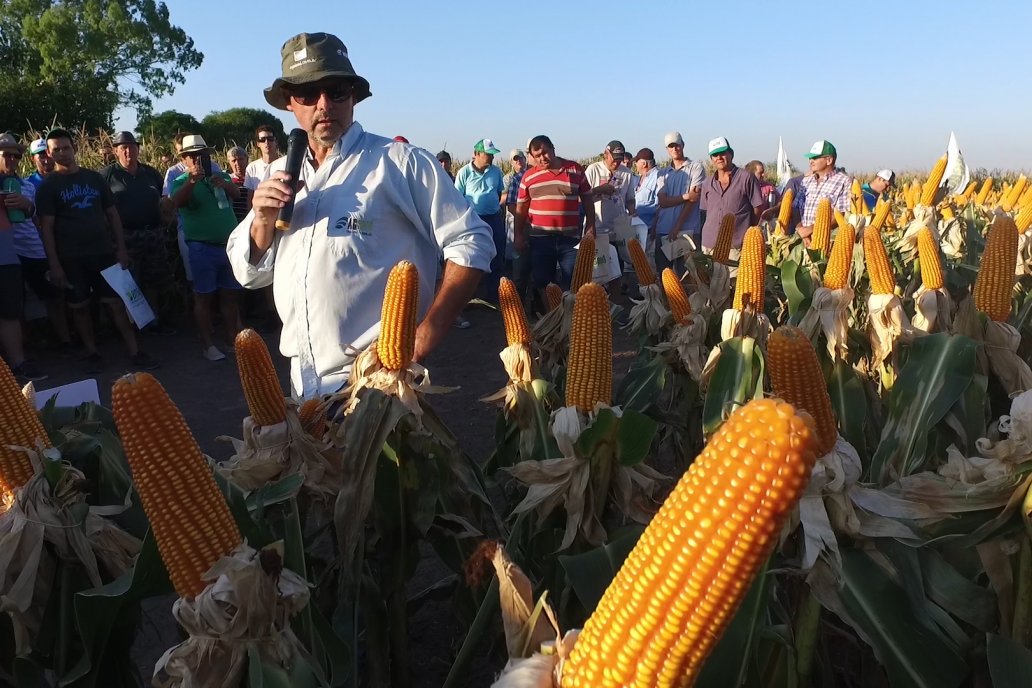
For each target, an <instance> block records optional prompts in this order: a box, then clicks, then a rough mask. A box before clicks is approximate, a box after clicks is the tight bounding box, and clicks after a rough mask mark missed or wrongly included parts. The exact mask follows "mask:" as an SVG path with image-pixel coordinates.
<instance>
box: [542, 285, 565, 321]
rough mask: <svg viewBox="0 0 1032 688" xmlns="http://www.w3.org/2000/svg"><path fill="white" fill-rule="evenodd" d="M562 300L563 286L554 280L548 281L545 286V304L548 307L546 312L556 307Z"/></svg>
mask: <svg viewBox="0 0 1032 688" xmlns="http://www.w3.org/2000/svg"><path fill="white" fill-rule="evenodd" d="M562 302H563V288H562V287H560V286H559V285H558V284H556V283H555V282H550V283H549V285H548V286H547V287H545V306H546V307H547V308H548V312H549V313H551V312H552V311H554V310H555V309H556V308H558V307H559V306H560V305H561V304H562Z"/></svg>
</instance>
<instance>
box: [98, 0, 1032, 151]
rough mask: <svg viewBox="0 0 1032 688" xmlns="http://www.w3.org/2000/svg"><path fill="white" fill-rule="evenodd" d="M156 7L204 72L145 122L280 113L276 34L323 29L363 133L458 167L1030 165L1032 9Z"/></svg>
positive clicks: (304, 3) (456, 4)
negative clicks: (677, 156) (609, 154)
mask: <svg viewBox="0 0 1032 688" xmlns="http://www.w3.org/2000/svg"><path fill="white" fill-rule="evenodd" d="M166 4H167V5H168V7H169V11H170V13H171V18H172V21H173V22H174V23H175V24H177V25H178V26H180V27H182V28H183V29H184V30H185V31H186V32H187V33H188V34H189V35H190V36H191V37H192V38H193V39H194V41H195V43H196V46H197V48H198V49H199V50H200V51H201V52H203V53H204V55H205V59H204V63H203V65H202V66H201V67H200V68H199V69H197V70H194V71H192V72H188V73H187V74H186V83H185V84H184V85H182V86H180V87H179V88H178V89H177V90H176V92H175V93H174V94H173V95H172V96H170V97H166V98H162V99H160V100H157V101H156V102H155V110H156V111H161V110H167V109H174V110H179V111H182V112H188V113H190V114H192V115H194V116H195V117H197V118H198V119H200V118H202V117H204V115H206V114H207V113H209V112H211V111H213V110H224V109H227V108H230V107H237V106H246V107H260V108H266V109H270V110H271V108H269V106H268V105H267V104H266V103H265V99H264V98H263V96H262V89H263V88H265V87H266V86H268V85H269V84H270V83H271V82H272V80H273V79H274V78H275V77H276V76H278V74H279V71H280V56H279V49H280V46H281V45H282V43H283V41H284V40H286V39H287V38H289V37H290V36H292V35H294V34H296V33H299V32H302V31H309V32H314V31H328V32H331V33H335V34H336V35H338V36H339V37H340V38H341V39H342V40H343V41H344V43H345V44H346V45H347V47H348V51H349V53H350V56H351V59H352V62H353V63H354V65H355V68H356V70H357V71H358V73H359V74H361V75H363V76H365V77H366V78H367V79H368V80H369V81H370V84H371V87H372V91H373V97H372V98H369V99H368V100H366V101H364V102H363V103H361V104H360V105H359V106H357V108H356V119H357V120H358V121H360V122H361V123H362V126H363V127H365V129H366V130H367V131H373V132H376V133H379V134H384V135H387V136H394V135H395V134H403V135H405V136H406V137H408V139H409V140H410V141H411V142H412V143H414V144H416V145H419V146H423V147H425V148H427V149H429V150H431V151H433V152H436V151H437V150H439V149H441V148H442V147H444V146H445V145H446V144H447V148H448V150H449V151H451V152H452V154H453V155H455V156H456V157H458V158H465V157H468V155H469V152H470V151H471V150H472V147H473V143H474V142H476V141H477V139H479V138H481V137H485V136H486V137H490V138H493V139H494V140H495V142H496V143H497V145H499V146H500V147H501V148H502V149H504V150H506V151H508V149H510V148H514V147H520V148H522V147H523V146H524V145H525V143H526V141H527V139H528V138H530V137H531V136H533V135H535V134H539V133H545V134H548V135H549V136H550V137H551V138H552V140H553V142H555V144H556V148H557V150H558V152H559V154H560V155H563V156H566V157H571V158H583V157H587V156H590V155H593V154H596V153H598V152H599V151H601V150H602V148H603V147H604V146H605V144H606V142H607V141H609V140H610V139H613V138H617V139H620V140H622V141H623V142H624V143H625V144H626V145H627V147H628V148H629V149H631V150H637V149H638V148H641V147H643V146H648V147H650V148H652V149H653V150H654V151H656V153H657V155H658V156H659V157H660V159H663V158H664V157H665V156H664V155H663V152H662V150H661V149H662V148H663V134H664V133H665V132H667V131H670V130H672V129H676V130H679V131H680V132H681V133H682V134H683V135H684V138H685V141H686V144H687V145H686V153H687V154H688V155H689V156H691V157H694V158H699V157H705V150H706V148H705V147H706V142H707V141H708V140H709V139H711V138H713V137H715V136H727V137H728V138H729V139H730V141H731V144H732V145H733V146H734V148H735V151H736V156H735V157H736V160H737V161H738V162H739V163H740V164H744V163H745V162H747V161H748V160H750V159H752V158H760V159H762V160H765V161H771V160H773V159H774V157H775V154H776V153H777V143H778V137H779V136H781V137H783V138H784V141H785V146H786V148H787V150H788V154H789V158H790V159H791V160H792V163H793V164H794V165H795V166H796V167H802V166H803V165H804V163H805V158H804V155H805V153H806V151H807V150H808V149H809V147H810V145H811V144H812V143H813V142H814V141H815V140H817V139H820V138H827V139H828V140H830V141H832V142H833V143H834V144H835V145H836V146H837V148H838V151H839V162H840V164H841V165H844V166H845V167H846V168H847V169H849V170H867V171H872V170H877V169H879V168H881V167H893V168H895V169H901V170H902V169H917V168H924V167H929V166H930V165H931V164H932V163H933V162H934V160H935V159H936V158H937V157H938V156H939V155H940V154H941V153H942V152H943V151H945V148H946V142H947V140H948V137H949V133H950V131H951V130H953V131H955V132H956V134H957V137H958V140H959V142H960V145H961V150H962V151H963V153H964V156H965V159H966V160H967V162H968V164H969V165H970V166H971V167H972V168H977V167H988V168H990V169H991V168H995V167H1001V168H1006V169H1017V168H1022V169H1029V168H1032V129H1030V127H1029V123H1030V118H1029V114H1030V113H1032V89H1030V88H1029V85H1030V80H1029V72H1028V69H1029V65H1032V47H1030V46H1032V41H1030V40H1029V37H1028V27H1029V26H1032V3H1029V2H984V3H959V2H956V3H954V2H928V1H924V0H920V1H915V2H911V1H907V0H902V1H897V2H890V3H872V4H869V5H864V4H859V5H858V4H856V3H837V2H831V1H828V0H825V2H819V3H818V2H808V1H797V2H790V3H784V2H765V3H761V2H726V3H707V4H706V5H702V4H701V3H694V2H692V3H688V2H684V3H677V4H675V3H673V2H656V1H655V0H639V1H638V2H633V3H632V2H626V1H624V2H603V1H600V2H594V3H579V2H570V1H569V0H568V1H567V2H565V3H559V2H548V3H543V2H535V1H533V0H530V1H528V2H523V3H504V2H492V3H486V2H479V3H476V2H466V1H464V0H453V1H451V2H447V3H437V2H428V3H424V2H418V3H417V2H385V1H382V0H381V1H380V2H353V1H350V2H325V1H323V2H310V1H308V0H296V1H294V2H265V1H264V0H255V1H253V2H250V3H247V4H244V3H237V2H225V3H223V2H207V3H205V4H204V10H203V11H197V8H198V4H197V2H196V0H170V1H167V2H166ZM245 8H246V9H245ZM282 115H283V120H284V122H285V124H286V126H287V128H288V129H289V128H290V127H291V126H292V125H293V120H292V116H291V115H290V113H288V112H284V113H282ZM135 120H136V117H135V113H132V112H128V113H120V115H119V121H118V124H119V125H120V126H122V127H132V126H133V125H134V124H135Z"/></svg>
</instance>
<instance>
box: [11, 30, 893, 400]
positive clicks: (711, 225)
mask: <svg viewBox="0 0 1032 688" xmlns="http://www.w3.org/2000/svg"><path fill="white" fill-rule="evenodd" d="M281 58H282V66H283V71H282V75H281V76H280V77H278V78H276V79H275V80H274V81H273V83H272V85H271V86H270V87H269V88H267V89H265V98H266V100H267V102H268V103H269V104H270V105H271V106H273V107H275V108H277V109H280V110H285V111H290V112H291V113H292V114H293V116H294V117H295V118H296V119H297V122H298V125H299V126H300V127H301V128H302V129H304V130H305V131H306V132H307V133H308V150H307V154H306V156H305V158H304V161H303V163H302V166H301V169H300V172H299V173H295V174H296V178H295V177H294V176H292V175H291V173H290V172H288V171H287V170H286V169H285V160H284V158H283V156H281V154H280V150H279V143H278V141H277V138H276V133H275V131H274V130H273V128H272V127H269V126H262V127H259V128H258V129H257V131H256V132H255V139H254V143H255V145H256V147H257V149H258V151H259V152H260V157H259V158H257V159H255V160H253V161H249V160H248V152H247V150H246V149H244V148H243V147H239V146H236V147H233V148H231V149H229V150H228V151H227V153H226V158H227V160H228V165H229V170H228V171H224V170H222V169H221V168H220V166H219V165H218V164H217V163H215V162H214V161H213V160H212V156H213V154H214V150H213V149H212V148H211V146H209V145H208V144H207V142H205V140H204V138H203V137H202V136H200V135H198V134H192V133H184V134H181V135H178V136H177V137H176V139H175V141H174V146H175V150H176V153H177V155H178V157H179V162H178V163H177V164H175V165H172V166H171V167H169V169H168V170H167V171H165V173H164V174H162V173H161V172H159V171H158V170H156V169H155V168H153V167H151V166H149V165H147V164H145V163H143V162H141V161H140V145H139V143H138V141H137V140H136V138H135V137H134V135H133V134H132V133H131V132H127V131H126V132H120V133H118V134H117V135H116V136H115V137H114V139H113V140H112V144H113V148H114V155H115V162H114V163H112V164H110V165H108V166H106V167H104V168H103V169H101V170H98V171H93V170H88V169H85V168H82V167H80V166H79V165H78V164H77V161H76V153H77V151H76V143H75V140H74V138H73V137H72V135H71V134H70V133H69V132H68V131H65V130H63V129H54V130H52V131H50V132H49V133H47V134H46V136H45V137H44V138H42V139H38V140H35V141H32V142H31V143H30V144H29V146H27V147H26V146H24V145H23V144H22V143H20V142H19V141H18V140H17V139H16V137H14V136H13V135H11V134H3V135H0V154H2V163H0V177H2V178H3V189H4V191H3V208H4V210H6V212H0V352H2V354H3V357H4V359H5V360H6V361H7V363H8V365H9V366H10V367H11V369H12V370H13V371H14V373H15V375H16V376H18V377H19V378H20V379H23V380H41V379H44V378H45V377H46V373H45V371H42V370H40V369H38V368H37V367H36V366H35V365H33V363H32V362H31V361H29V360H27V359H26V356H25V350H24V345H23V332H22V319H23V305H24V293H25V288H28V289H31V290H32V292H33V293H34V294H36V296H38V297H39V299H40V300H41V301H42V302H43V303H44V304H45V305H46V309H47V315H48V318H49V321H50V323H51V324H52V328H53V331H54V334H55V336H56V337H57V339H58V347H59V348H62V349H67V350H69V351H70V350H72V349H73V348H74V347H73V344H72V335H73V332H72V329H71V328H69V325H68V323H69V315H70V321H71V323H72V324H73V325H74V333H75V334H76V335H77V336H78V340H79V343H80V344H81V352H80V354H81V357H82V359H83V361H84V368H83V372H84V373H87V374H89V373H96V372H98V371H100V370H101V369H102V367H103V365H104V360H103V358H102V357H101V355H100V353H99V352H98V349H97V345H96V338H95V335H94V331H93V322H92V319H93V315H94V310H93V309H92V308H91V304H92V302H93V301H94V300H97V301H99V302H100V303H102V304H104V305H105V306H106V308H107V313H108V314H109V316H110V319H111V323H112V324H113V325H114V327H115V329H116V330H117V331H118V334H119V335H120V337H121V339H122V341H123V343H124V346H125V350H126V353H127V355H128V357H129V360H130V362H131V365H132V366H133V367H134V368H136V369H144V370H149V369H153V368H156V367H158V366H159V362H158V361H156V360H155V359H154V358H152V357H151V356H150V355H149V354H148V353H147V352H146V351H144V350H142V349H141V348H140V346H139V343H138V341H137V336H136V329H135V326H134V324H133V323H132V322H131V321H130V319H129V318H128V317H127V314H126V310H125V308H124V307H123V305H122V303H121V299H120V298H119V296H118V295H117V293H116V292H115V291H114V290H113V289H112V287H111V286H110V285H109V283H108V282H107V280H106V279H105V278H104V276H103V275H102V274H101V273H102V271H104V270H106V269H108V268H110V267H112V266H114V265H116V264H117V265H120V266H121V267H122V268H123V269H128V270H130V271H131V272H132V275H133V277H134V279H135V281H136V283H137V284H138V285H139V287H140V289H141V290H142V292H143V293H144V294H145V295H146V296H147V297H148V301H150V302H151V303H152V304H153V305H155V306H156V305H157V304H159V303H160V295H161V294H162V293H164V292H166V291H167V290H168V288H169V285H170V283H171V281H172V279H173V273H172V266H173V265H174V261H170V259H169V258H170V257H169V255H168V254H167V249H166V246H168V245H169V242H168V241H167V239H168V236H169V234H168V232H169V227H171V226H177V236H178V242H179V250H180V253H181V256H182V265H183V269H184V272H185V275H186V279H187V281H188V283H189V285H190V291H191V293H192V297H193V298H192V301H193V306H192V311H193V317H194V324H195V327H196V334H197V337H198V340H199V347H198V349H199V352H200V356H202V357H203V358H204V359H207V360H208V361H220V360H223V359H225V357H226V353H225V351H224V349H225V346H226V345H231V343H232V341H233V338H234V336H235V334H236V333H237V332H238V331H239V330H240V329H241V327H242V323H241V315H240V295H241V290H242V289H244V288H247V289H261V290H264V293H265V295H264V297H263V298H265V299H267V304H268V307H269V308H270V309H274V310H275V312H276V313H277V315H278V318H279V320H280V321H281V322H282V331H281V335H280V351H281V353H282V354H283V355H284V356H286V357H288V358H289V359H290V361H291V375H290V377H291V385H292V388H293V392H294V394H295V395H297V396H298V397H311V396H314V395H326V394H330V393H333V392H335V391H337V390H338V389H339V388H340V387H341V386H342V385H343V384H344V383H345V382H346V380H347V378H348V375H349V371H350V365H351V363H352V361H353V360H354V356H355V352H356V351H358V350H361V349H362V348H364V347H365V346H367V345H368V344H369V343H370V342H371V341H373V340H374V339H375V338H376V336H377V333H378V328H379V321H380V302H381V297H382V293H383V287H384V285H385V283H386V277H387V273H388V271H389V270H390V269H391V267H393V265H394V264H395V263H397V262H398V261H400V260H409V261H411V262H413V263H415V264H416V266H417V268H418V269H419V274H420V280H421V283H420V308H419V310H420V313H419V317H420V325H419V327H418V330H417V347H416V360H417V361H419V360H421V359H422V358H423V357H425V356H426V355H427V354H428V353H429V352H430V351H431V350H432V349H433V348H434V347H435V346H436V345H437V344H438V343H439V342H440V340H441V339H442V337H443V336H444V333H445V332H446V331H447V328H450V327H458V328H465V327H469V322H468V321H467V320H466V319H465V318H463V316H462V310H463V308H464V307H465V306H466V305H467V304H468V303H469V302H470V300H471V299H473V298H474V297H475V296H479V297H480V298H481V299H483V300H485V301H487V302H489V303H494V302H496V301H497V289H498V284H499V280H500V279H501V277H502V276H503V275H509V276H511V277H512V278H513V280H514V281H515V282H516V284H517V287H518V288H519V289H520V291H521V294H523V295H524V296H525V298H526V299H527V301H528V304H531V303H534V302H535V299H538V300H537V301H536V302H537V303H543V299H541V293H542V292H543V290H544V288H545V287H546V286H547V285H548V284H549V283H552V282H555V283H557V284H559V285H560V286H561V287H563V288H564V289H568V288H569V286H570V281H571V277H572V272H573V266H574V260H575V256H576V250H577V245H578V244H579V242H580V240H581V239H582V238H583V237H585V236H592V237H596V238H598V237H600V236H602V235H605V236H606V237H607V239H608V240H609V241H610V243H611V244H614V245H616V246H617V247H618V248H619V249H620V254H619V255H620V257H621V262H626V263H627V264H628V265H629V261H627V260H626V253H625V247H626V241H627V239H628V237H631V236H637V237H639V239H640V240H641V242H642V243H643V245H645V246H646V247H647V255H649V256H650V259H652V260H654V261H655V265H656V267H657V268H664V267H668V266H671V265H673V266H675V267H676V265H677V262H676V259H673V260H672V259H671V258H669V257H668V254H667V252H665V251H664V250H663V247H664V245H669V244H670V243H671V242H673V241H675V240H677V239H678V238H679V237H680V236H682V235H683V236H686V237H688V238H690V239H691V242H692V243H693V244H694V245H695V246H698V247H701V248H702V250H704V251H708V250H711V249H712V246H713V244H714V242H715V240H716V237H717V232H718V227H719V225H720V223H721V220H722V218H724V216H725V215H727V214H730V215H732V216H733V217H734V236H733V246H734V247H736V248H737V247H739V246H740V244H741V241H742V237H743V236H744V234H745V231H746V229H747V228H748V227H750V226H752V225H754V224H757V223H758V222H759V221H760V220H761V219H763V218H765V217H767V216H769V214H770V213H773V212H776V210H777V207H778V203H779V198H780V193H779V190H778V189H777V188H775V186H774V184H773V183H771V182H770V181H768V180H767V178H766V174H765V173H766V170H765V167H764V165H763V163H762V162H760V161H758V160H754V161H752V162H750V163H748V164H747V165H746V166H745V168H739V167H738V166H737V165H736V164H735V162H734V157H735V152H734V149H733V148H732V146H731V143H730V142H729V141H728V139H727V138H725V137H722V136H721V137H716V138H714V139H712V140H710V141H709V143H708V146H707V154H708V157H709V160H708V162H709V169H710V171H707V165H705V164H704V163H703V162H702V161H698V160H691V159H690V158H688V157H687V156H686V155H685V140H684V138H683V137H682V135H681V134H680V133H679V132H676V131H672V132H670V133H669V134H667V135H666V136H665V137H664V138H663V146H664V148H665V150H666V153H667V156H668V157H669V161H668V164H664V165H660V164H659V162H660V161H658V160H657V156H656V154H655V153H654V152H653V150H652V149H651V148H648V147H645V148H641V149H640V150H638V151H637V153H636V154H634V155H632V154H631V153H630V152H629V150H628V149H627V148H626V147H625V146H624V144H623V143H622V142H621V141H620V140H615V139H614V140H612V141H609V142H608V143H607V144H606V145H605V146H604V147H603V149H602V151H601V158H600V159H599V160H597V161H596V162H593V163H591V164H589V165H587V166H584V165H581V164H580V163H578V162H575V161H572V160H568V159H565V158H562V157H560V156H559V155H558V154H557V153H556V148H555V145H554V144H553V142H552V141H551V139H550V138H549V137H548V136H545V135H537V136H534V137H533V138H531V139H530V140H529V141H528V142H527V145H526V148H524V149H521V148H514V149H512V150H511V151H510V152H509V154H508V160H507V162H508V163H509V164H508V165H507V167H508V168H509V170H510V171H509V172H508V173H507V174H503V173H502V170H501V169H500V168H499V167H498V166H497V165H495V156H496V155H499V154H500V153H501V150H500V149H499V148H498V146H497V145H496V144H495V142H494V141H493V140H492V139H490V138H483V139H480V140H478V141H476V142H475V143H474V144H473V147H472V156H471V159H470V161H469V162H468V163H466V164H465V165H463V166H462V167H461V168H459V169H458V170H454V169H453V167H454V163H453V159H452V156H451V155H450V154H449V153H448V152H447V151H441V152H439V153H438V154H437V155H436V159H435V157H434V156H432V155H430V154H429V153H428V152H427V151H425V150H423V149H422V148H419V147H417V146H414V145H412V144H410V143H408V141H407V140H406V139H405V138H404V137H402V136H397V137H394V138H393V139H392V138H387V137H383V136H377V135H374V134H371V133H368V132H366V131H365V130H364V129H363V128H362V126H361V125H360V124H359V123H358V122H357V121H355V120H354V109H355V106H356V104H358V103H359V102H361V101H362V100H364V99H365V98H368V97H370V96H371V95H372V91H371V89H370V85H369V83H368V81H367V80H366V79H365V78H363V77H361V76H359V75H358V73H357V72H356V71H355V69H354V67H353V65H352V62H351V59H350V57H349V55H348V51H347V48H346V47H345V45H344V44H343V42H341V41H340V39H339V38H337V37H336V36H333V35H331V34H325V33H313V34H307V33H303V34H299V35H297V36H294V37H292V38H290V39H288V40H287V41H286V43H284V45H283V47H282V50H281ZM25 154H27V155H30V156H31V158H32V161H33V163H34V165H35V168H36V171H35V172H34V173H33V174H32V175H29V176H28V177H26V178H24V179H22V178H19V177H18V167H19V164H20V162H21V158H22V156H23V155H25ZM807 157H808V158H809V171H808V173H807V174H805V175H800V176H798V177H794V178H792V179H790V180H788V181H787V184H785V185H783V186H782V189H784V188H791V189H793V191H794V198H795V201H794V204H793V221H792V223H791V224H792V227H793V228H794V231H796V232H798V233H799V235H800V236H802V237H804V239H805V238H807V237H809V235H810V233H811V232H812V226H813V220H814V214H815V212H816V208H817V204H818V202H819V200H820V199H821V198H829V199H830V200H831V203H832V206H833V207H834V208H836V209H838V210H841V211H843V212H845V211H846V210H848V203H849V192H850V185H851V182H852V180H851V179H850V177H849V176H848V175H847V174H845V173H844V172H843V171H841V170H840V169H839V168H838V167H837V158H838V153H837V151H836V149H835V146H834V145H832V144H831V143H830V142H828V141H825V140H821V141H818V142H817V143H815V144H814V146H813V147H812V148H811V150H810V151H809V153H808V155H807ZM894 181H895V176H894V175H893V173H892V172H891V171H890V170H883V171H881V172H879V173H878V175H876V176H875V177H874V179H872V180H871V181H870V182H869V183H868V184H865V185H864V196H865V200H866V201H867V202H868V203H869V204H870V205H872V206H873V204H874V203H875V202H876V201H877V198H878V197H879V196H881V195H882V194H884V193H885V192H886V190H887V188H888V187H889V186H891V185H892V184H893V183H894ZM291 203H292V204H293V208H294V209H293V217H292V219H291V222H290V226H289V229H286V230H282V229H277V228H276V220H277V217H278V214H279V211H280V210H281V209H282V208H283V207H284V206H286V205H288V204H291ZM622 286H623V285H622V284H621V281H620V280H616V281H614V282H612V283H610V285H609V288H611V289H620V288H622ZM216 309H217V311H218V314H219V316H220V318H221V325H222V329H223V335H224V338H225V341H223V342H219V341H217V337H216V333H215V330H214V327H213V325H214V323H215V318H214V315H215V313H216ZM155 310H156V313H157V316H158V317H157V319H156V320H155V321H153V322H152V323H150V324H149V325H148V326H147V328H146V329H147V330H149V331H151V332H153V333H155V334H158V335H161V334H170V333H172V332H174V330H173V328H172V327H170V325H169V324H168V323H167V322H166V321H165V318H163V317H162V316H163V315H164V313H162V312H161V309H160V308H156V309H155Z"/></svg>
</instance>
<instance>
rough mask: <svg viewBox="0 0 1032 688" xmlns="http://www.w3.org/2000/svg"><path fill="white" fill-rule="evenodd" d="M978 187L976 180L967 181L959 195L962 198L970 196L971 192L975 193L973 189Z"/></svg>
mask: <svg viewBox="0 0 1032 688" xmlns="http://www.w3.org/2000/svg"><path fill="white" fill-rule="evenodd" d="M977 188H978V182H976V181H975V180H974V179H972V180H971V181H969V182H968V185H967V186H966V187H964V191H962V192H961V194H960V195H961V196H963V197H964V198H971V194H973V193H975V189H977Z"/></svg>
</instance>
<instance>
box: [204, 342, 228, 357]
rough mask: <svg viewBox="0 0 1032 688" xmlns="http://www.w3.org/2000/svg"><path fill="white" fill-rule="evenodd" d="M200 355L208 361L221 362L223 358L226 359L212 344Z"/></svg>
mask: <svg viewBox="0 0 1032 688" xmlns="http://www.w3.org/2000/svg"><path fill="white" fill-rule="evenodd" d="M201 355H202V356H204V357H205V358H206V359H208V360H209V361H222V360H225V358H226V354H224V353H222V352H221V351H219V350H218V347H216V346H215V345H214V344H212V345H211V346H209V347H208V348H207V349H205V350H204V351H203V352H202V353H201Z"/></svg>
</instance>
